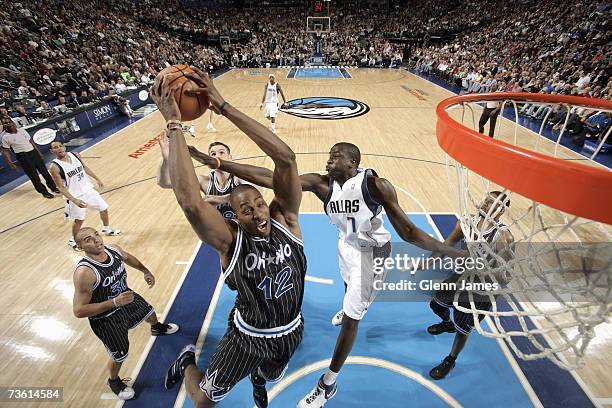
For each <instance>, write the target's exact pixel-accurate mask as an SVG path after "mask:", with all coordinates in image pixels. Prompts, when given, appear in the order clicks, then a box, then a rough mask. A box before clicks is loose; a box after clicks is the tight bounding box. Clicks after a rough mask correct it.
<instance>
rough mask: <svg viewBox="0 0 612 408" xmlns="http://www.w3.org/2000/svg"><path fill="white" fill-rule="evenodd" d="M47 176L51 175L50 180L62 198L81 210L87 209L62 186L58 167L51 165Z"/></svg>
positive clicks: (85, 205)
mask: <svg viewBox="0 0 612 408" xmlns="http://www.w3.org/2000/svg"><path fill="white" fill-rule="evenodd" d="M49 174H51V178H53V182H54V183H55V185H56V186H57V189H58V190H59V191H60V193H62V195H63V196H64V197H66V200H68V201H72V202H73V203H75V204H76V205H78V206H79V207H81V208H85V207H87V204H85V203H84V202H83V201H81V200H79V199H78V198H76V197H74V196H73V195H72V194H70V192H69V191H68V189H67V188H66V186H65V185H64V182H63V181H62V177H61V176H60V168H59V165H57V164H55V163H51V164H50V165H49Z"/></svg>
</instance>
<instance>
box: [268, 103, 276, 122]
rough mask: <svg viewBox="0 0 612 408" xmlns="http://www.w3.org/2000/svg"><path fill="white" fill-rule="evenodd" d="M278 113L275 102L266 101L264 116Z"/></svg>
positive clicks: (274, 115) (273, 115)
mask: <svg viewBox="0 0 612 408" xmlns="http://www.w3.org/2000/svg"><path fill="white" fill-rule="evenodd" d="M277 115H278V105H277V104H276V103H266V118H275V117H276V116H277Z"/></svg>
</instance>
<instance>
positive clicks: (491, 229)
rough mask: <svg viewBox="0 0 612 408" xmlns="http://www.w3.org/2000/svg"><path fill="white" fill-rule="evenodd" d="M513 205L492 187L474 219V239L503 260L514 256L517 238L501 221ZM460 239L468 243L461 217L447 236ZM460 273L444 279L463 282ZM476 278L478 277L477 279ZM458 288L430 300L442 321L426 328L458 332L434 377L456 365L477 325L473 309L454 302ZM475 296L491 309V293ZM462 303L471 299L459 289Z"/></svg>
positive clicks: (478, 305) (500, 280)
mask: <svg viewBox="0 0 612 408" xmlns="http://www.w3.org/2000/svg"><path fill="white" fill-rule="evenodd" d="M508 207H510V199H509V198H508V197H507V195H506V194H503V193H502V192H500V191H491V192H490V193H489V194H488V195H487V197H486V199H485V200H484V202H483V204H482V205H481V207H480V209H479V214H478V215H476V216H475V217H474V219H473V220H472V222H473V224H474V228H475V231H474V232H472V235H473V236H472V237H471V240H470V241H471V242H475V241H482V240H484V241H486V242H487V244H488V245H491V246H492V247H493V250H494V251H495V253H496V254H497V255H499V256H500V257H501V258H503V259H504V260H506V261H508V260H509V259H510V258H511V256H512V255H511V254H512V252H511V250H510V246H511V244H512V243H513V242H514V237H513V235H512V233H511V232H510V231H509V230H508V228H507V227H506V226H505V225H504V224H502V223H501V222H500V221H499V219H500V217H501V216H502V214H503V213H504V212H505V210H506V208H508ZM476 231H481V237H480V236H478V233H477V232H476ZM459 242H461V245H462V247H464V248H465V247H467V244H466V240H465V237H464V235H463V231H462V229H461V221H457V224H455V228H454V229H453V231H452V232H451V233H450V235H449V236H448V238H446V241H445V243H446V244H447V245H449V246H455V245H456V244H457V243H459ZM442 255H443V254H441V253H439V252H437V253H433V254H432V256H434V257H435V256H442ZM495 263H496V262H495V261H494V260H489V262H486V263H485V265H487V266H494V265H495ZM461 277H462V275H461V274H458V273H453V274H452V275H451V276H450V277H448V278H447V279H446V280H445V281H444V283H447V284H454V285H456V286H457V287H460V286H461ZM477 280H478V279H476V280H475V281H477ZM505 280H506V277H504V276H495V281H496V282H498V283H503V284H505V283H507V282H505ZM456 292H457V290H439V291H437V292H436V294H435V295H434V297H433V299H432V300H431V302H430V303H429V307H431V309H432V310H433V312H434V313H435V314H436V315H438V316H439V317H440V318H441V319H442V322H440V323H436V324H434V325H431V326H429V327H428V328H427V331H428V332H429V334H432V335H434V336H436V335H438V334H442V333H455V340H454V341H453V346H452V348H451V352H450V354H449V355H448V356H446V357H445V358H444V360H442V362H441V363H440V364H439V365H437V366H436V367H434V368H432V369H431V371H429V376H430V377H431V378H433V379H435V380H440V379H442V378H444V377H446V376H447V375H448V373H449V372H450V371H451V370H452V369H453V368H454V367H455V360H456V359H457V356H458V355H459V353H460V352H461V350H463V348H464V347H465V344H466V343H467V340H468V336H469V334H470V332H471V331H472V329H473V328H474V316H473V314H472V313H466V312H463V311H461V310H458V309H456V308H455V307H454V306H453V303H454V300H455V293H456ZM472 298H473V301H474V304H475V307H476V308H477V309H478V310H491V307H492V303H491V299H490V297H489V296H486V295H479V294H477V293H474V292H473V293H472ZM458 302H459V305H460V306H461V307H464V308H466V309H471V308H472V307H471V305H470V302H469V296H468V291H465V290H464V291H460V293H459V298H458ZM451 309H452V310H453V322H451V320H450V310H451ZM483 318H484V315H478V320H479V321H482V319H483Z"/></svg>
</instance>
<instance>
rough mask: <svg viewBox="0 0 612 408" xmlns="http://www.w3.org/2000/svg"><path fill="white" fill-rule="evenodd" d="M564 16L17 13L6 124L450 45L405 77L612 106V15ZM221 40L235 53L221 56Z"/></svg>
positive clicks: (539, 8)
mask: <svg viewBox="0 0 612 408" xmlns="http://www.w3.org/2000/svg"><path fill="white" fill-rule="evenodd" d="M383 3H384V2H383ZM557 5H558V3H557V2H556V1H555V0H540V1H537V2H536V1H525V0H524V1H519V2H518V3H517V2H510V3H509V2H500V1H494V0H458V1H455V2H422V1H420V0H406V2H404V5H403V6H402V7H400V8H396V9H392V10H387V9H386V8H385V7H380V8H378V9H377V8H372V7H371V6H365V5H360V3H359V2H355V3H352V2H350V3H346V2H345V4H344V5H342V6H339V7H335V8H332V12H331V22H332V23H331V30H330V31H329V32H324V33H323V34H322V35H321V36H316V35H313V34H312V33H309V32H307V30H306V17H307V15H308V12H307V9H306V8H296V7H294V8H281V7H277V8H265V7H258V8H245V9H240V10H237V9H234V8H215V9H203V8H188V6H186V3H185V2H183V1H181V0H141V1H140V2H139V3H138V6H137V7H135V6H134V4H132V3H131V2H125V1H120V0H106V1H103V2H96V6H95V7H92V2H91V1H86V0H73V1H70V2H66V1H63V0H49V1H45V2H39V1H36V0H19V2H15V3H12V7H11V9H10V10H8V9H2V10H0V17H1V22H0V87H1V89H2V95H1V97H0V115H6V114H7V113H8V114H10V115H11V116H13V117H20V118H21V122H22V123H23V122H24V121H25V122H31V121H33V120H42V119H45V118H48V117H50V116H53V115H58V114H61V113H65V112H67V111H69V110H73V109H78V108H79V107H81V106H82V105H87V104H89V103H93V102H96V101H98V100H100V99H103V98H109V97H114V98H115V100H116V101H117V103H118V104H120V103H121V99H118V98H117V97H116V95H120V94H122V93H124V92H126V90H128V89H129V88H136V87H138V86H140V85H146V84H149V83H151V81H152V80H153V78H154V77H155V75H156V73H157V72H159V71H160V70H161V69H163V68H164V67H166V66H167V65H172V64H177V63H186V64H190V65H196V66H199V67H200V68H204V69H208V70H215V69H219V68H224V67H265V66H286V65H303V64H304V63H305V62H306V61H308V60H309V58H310V57H311V56H312V55H313V54H315V52H316V51H317V50H319V51H320V53H321V54H322V57H323V58H324V61H325V62H327V63H330V64H335V65H348V66H362V67H363V66H365V67H397V66H399V65H400V64H406V63H407V62H408V61H407V60H405V59H406V57H407V56H408V55H409V54H410V53H409V52H407V48H406V47H405V45H404V44H403V43H401V42H397V41H393V38H396V39H397V38H406V37H411V36H425V37H426V38H429V37H433V36H440V35H442V36H443V35H449V34H454V35H456V37H455V39H454V40H452V41H450V42H447V43H446V44H442V45H431V46H427V45H426V46H424V47H422V48H418V49H416V51H415V52H413V53H412V55H411V56H410V64H411V66H412V67H413V68H415V69H417V70H420V71H422V72H425V73H429V74H434V75H437V76H439V77H440V78H442V79H444V80H447V81H449V82H452V83H455V84H457V85H458V86H461V87H463V89H464V90H465V92H483V91H494V90H506V91H519V90H522V91H528V92H548V93H555V92H556V93H564V94H572V95H589V96H593V97H609V95H610V86H611V85H612V83H611V82H610V75H609V72H610V69H611V68H612V67H611V66H610V54H611V53H610V52H609V48H610V47H609V46H608V45H607V42H608V41H609V27H607V25H606V24H607V22H608V21H609V16H610V8H609V7H608V6H606V5H604V3H598V2H588V1H586V0H568V1H567V2H565V3H564V6H563V7H558V6H557ZM324 31H326V30H324ZM222 38H228V39H229V43H225V44H223V46H221V45H222V41H221V39H222ZM211 39H214V40H215V41H210V40H211ZM207 40H209V41H208V42H207ZM524 113H526V114H532V115H537V116H538V117H542V114H543V112H542V111H538V110H533V109H532V110H530V111H528V110H525V111H524Z"/></svg>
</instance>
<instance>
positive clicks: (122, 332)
mask: <svg viewBox="0 0 612 408" xmlns="http://www.w3.org/2000/svg"><path fill="white" fill-rule="evenodd" d="M153 312H154V310H153V306H151V305H150V304H149V303H147V301H146V300H144V299H143V298H142V296H140V295H139V294H137V293H136V292H134V301H133V302H132V303H130V304H129V305H125V306H122V307H119V308H117V309H115V311H114V312H113V311H110V312H109V313H111V314H110V315H106V317H100V318H90V319H89V325H90V326H91V329H92V330H93V332H94V333H95V335H96V336H98V338H99V339H100V340H101V341H102V343H103V344H104V347H106V350H107V351H108V354H109V355H110V356H111V358H112V359H113V360H115V361H116V362H118V363H119V362H122V361H124V360H125V359H126V358H127V356H128V351H129V348H130V342H129V340H128V331H129V330H131V329H133V328H134V327H136V326H138V325H139V324H140V323H142V322H143V321H144V320H146V319H147V318H148V317H149V316H151V315H152V314H153Z"/></svg>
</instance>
